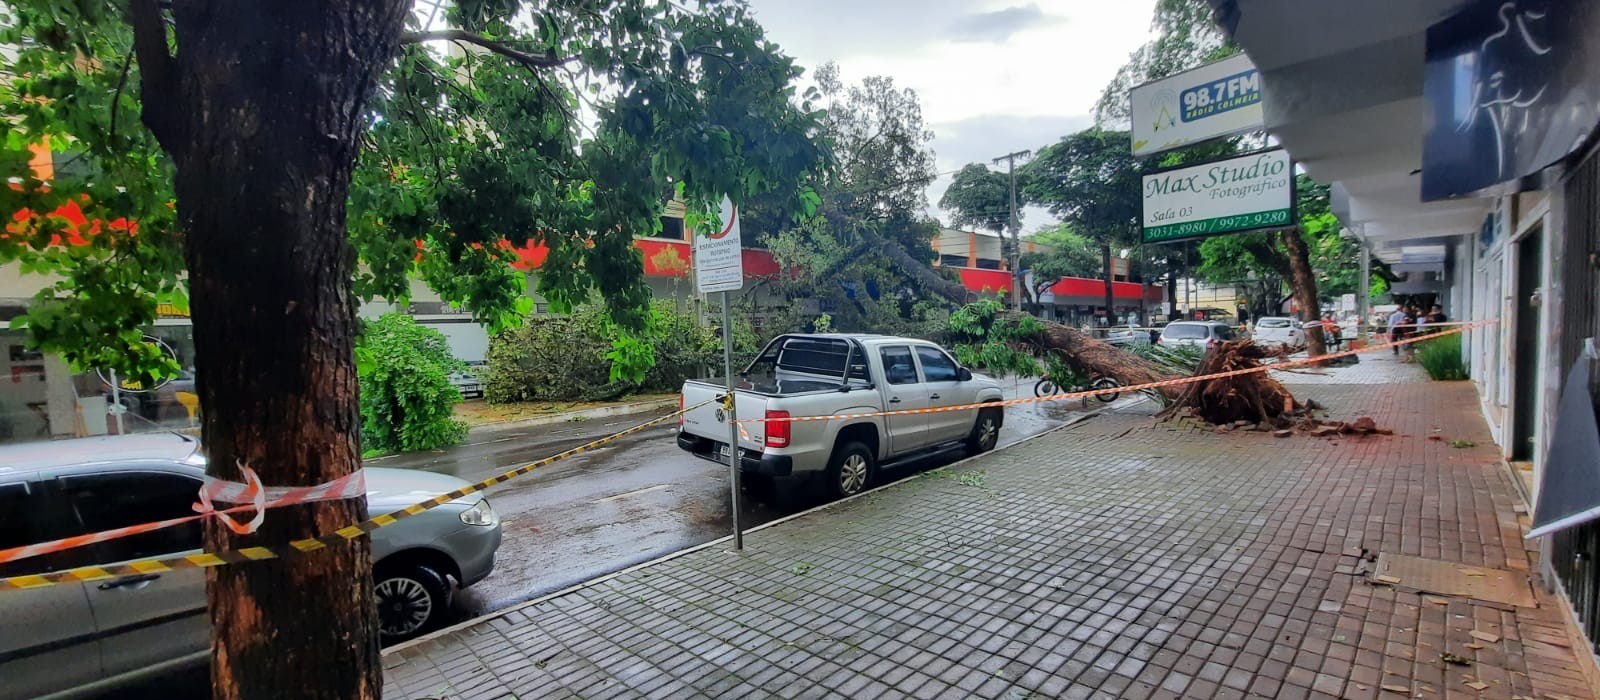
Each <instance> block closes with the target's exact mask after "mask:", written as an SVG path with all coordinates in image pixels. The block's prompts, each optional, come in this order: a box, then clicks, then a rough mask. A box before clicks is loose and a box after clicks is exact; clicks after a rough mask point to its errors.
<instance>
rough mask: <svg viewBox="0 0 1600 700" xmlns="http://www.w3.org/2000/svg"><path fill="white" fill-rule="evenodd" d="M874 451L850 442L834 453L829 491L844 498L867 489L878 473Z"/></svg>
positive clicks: (829, 472)
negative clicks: (874, 474)
mask: <svg viewBox="0 0 1600 700" xmlns="http://www.w3.org/2000/svg"><path fill="white" fill-rule="evenodd" d="M874 461H875V460H874V459H873V455H872V450H870V449H867V446H866V445H863V444H861V443H859V442H849V443H845V444H843V445H840V446H839V449H837V450H834V451H833V460H832V461H831V462H829V464H828V491H829V492H830V493H832V494H833V495H834V496H837V497H839V498H844V497H846V496H854V495H856V494H858V493H861V492H862V491H865V490H866V489H867V485H868V484H870V483H872V477H873V473H874V472H875V471H876V465H875V464H874Z"/></svg>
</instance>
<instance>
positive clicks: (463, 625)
mask: <svg viewBox="0 0 1600 700" xmlns="http://www.w3.org/2000/svg"><path fill="white" fill-rule="evenodd" d="M1106 410H1108V409H1099V410H1095V411H1089V412H1086V413H1083V414H1082V415H1079V416H1074V417H1073V418H1072V420H1069V421H1067V422H1065V423H1062V424H1061V425H1057V426H1054V427H1052V428H1049V429H1048V430H1044V431H1042V432H1038V433H1034V434H1033V435H1029V436H1027V437H1025V438H1022V439H1021V440H1018V441H1016V442H1013V443H1011V444H1009V445H1006V446H1005V447H1000V448H996V449H995V450H992V451H990V452H986V453H984V454H979V455H973V456H971V457H963V458H961V459H959V460H956V461H954V462H951V463H949V464H946V465H944V466H942V467H935V468H933V469H929V470H927V471H925V472H923V473H925V474H931V473H933V472H939V471H944V470H947V469H954V468H956V467H960V466H961V465H963V464H966V463H967V462H971V461H973V460H977V459H982V458H984V457H987V456H990V455H993V454H997V453H999V452H1003V451H1005V450H1009V449H1011V448H1013V447H1016V446H1017V445H1021V444H1023V443H1025V442H1028V441H1030V440H1034V439H1037V438H1041V437H1044V436H1046V435H1050V434H1052V433H1056V432H1059V431H1063V430H1066V429H1068V428H1072V427H1074V426H1077V425H1079V424H1081V423H1084V422H1085V421H1088V420H1089V419H1090V418H1094V417H1096V416H1099V415H1100V414H1102V413H1104V412H1105V411H1106ZM909 483H913V480H912V479H910V478H906V479H899V480H897V481H894V482H892V483H888V484H884V485H882V486H879V487H877V488H872V489H867V490H866V491H862V492H861V493H858V494H856V495H854V496H850V497H847V498H841V499H839V500H836V501H829V502H827V503H824V504H822V505H818V506H813V507H811V508H807V509H806V510H802V511H800V512H798V513H790V514H789V515H785V516H783V517H781V518H778V519H776V520H769V521H767V522H765V523H762V524H760V525H757V526H755V527H752V528H750V529H748V530H745V531H744V534H746V535H749V534H751V533H754V532H759V531H761V530H765V529H767V528H770V527H773V526H776V525H781V524H783V523H787V522H789V521H791V520H796V519H798V518H802V517H805V516H807V515H811V514H813V513H817V512H820V511H824V510H827V509H829V508H833V507H835V506H838V505H841V504H845V503H849V502H851V501H854V500H856V499H858V498H862V497H865V496H867V495H868V494H873V493H877V492H878V491H882V490H885V489H892V488H895V487H897V486H901V485H903V484H909ZM731 541H733V535H732V534H727V535H723V536H721V537H718V538H716V539H714V540H710V541H708V542H702V543H700V544H697V545H694V546H692V547H687V548H684V549H680V550H678V551H676V552H669V553H667V554H663V555H661V556H659V557H656V558H655V559H651V560H649V561H644V562H640V563H638V564H634V565H633V566H629V567H627V568H623V569H618V570H616V571H613V572H611V573H609V574H605V575H603V576H596V577H595V578H592V579H589V580H588V581H584V582H582V583H578V584H574V585H571V586H568V587H566V588H563V589H561V590H559V591H555V592H552V593H546V594H544V595H542V596H539V597H537V598H533V599H531V600H525V601H523V602H521V603H517V604H516V605H512V606H509V607H505V608H501V609H499V610H495V611H493V612H490V613H486V614H484V615H481V616H479V617H475V618H472V619H470V620H463V621H461V622H458V623H456V624H453V625H450V626H449V627H442V628H440V629H437V630H434V631H432V632H429V633H428V634H425V635H423V636H421V637H417V638H416V639H411V640H408V641H404V642H401V643H399V644H396V645H394V646H392V647H389V648H387V649H384V650H382V651H381V652H380V654H379V655H380V656H382V657H387V656H390V655H394V654H400V653H401V652H404V651H406V650H408V649H411V648H412V647H415V646H420V645H422V644H424V643H426V642H430V641H432V640H434V639H435V638H437V637H442V636H444V635H447V634H451V633H454V632H458V631H461V630H464V629H467V628H469V627H473V626H475V625H479V624H483V623H486V622H489V621H490V620H494V619H496V618H501V617H505V616H506V615H510V614H511V613H514V612H517V611H519V610H522V609H523V608H527V607H531V606H534V605H539V604H541V603H546V602H549V601H551V600H554V599H556V598H560V597H562V596H566V595H570V594H572V593H576V592H578V591H581V590H583V589H585V588H588V587H590V586H594V585H597V584H601V583H605V582H606V581H610V580H611V579H614V578H617V577H620V576H623V575H626V574H630V573H633V572H635V571H638V570H640V569H643V568H645V567H649V566H654V565H656V564H661V563H664V562H668V561H671V560H673V559H677V558H678V557H682V556H686V555H689V554H693V553H695V552H698V551H700V550H702V549H708V548H711V547H716V546H718V545H722V544H726V543H728V542H731ZM729 553H730V554H731V553H732V552H731V551H730V552H729ZM385 668H388V667H387V666H386V667H385Z"/></svg>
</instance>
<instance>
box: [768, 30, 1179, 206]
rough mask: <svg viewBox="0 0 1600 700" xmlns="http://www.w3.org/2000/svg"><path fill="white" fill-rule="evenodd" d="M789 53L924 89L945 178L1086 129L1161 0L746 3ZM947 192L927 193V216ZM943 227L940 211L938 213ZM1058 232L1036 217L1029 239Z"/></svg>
mask: <svg viewBox="0 0 1600 700" xmlns="http://www.w3.org/2000/svg"><path fill="white" fill-rule="evenodd" d="M749 2H750V5H751V6H752V7H753V8H754V11H755V13H756V17H757V18H758V19H760V21H761V23H762V25H763V26H765V27H766V29H767V33H768V35H769V36H770V37H772V38H773V39H774V40H775V41H777V42H778V43H779V44H780V45H782V47H783V49H784V51H785V52H786V53H788V54H789V55H791V56H794V57H795V58H796V59H798V60H799V61H800V62H801V64H803V65H805V66H807V67H808V68H815V67H816V66H818V65H821V64H822V63H824V62H827V61H834V62H837V63H838V64H839V68H840V73H841V76H840V77H841V78H843V79H844V81H845V82H847V83H858V82H860V81H861V79H862V78H865V77H867V76H869V75H887V76H890V77H892V78H894V80H895V83H896V84H897V85H899V86H904V87H909V88H911V89H913V90H916V91H917V95H918V96H919V97H920V98H921V100H922V113H923V118H924V119H925V120H926V121H927V123H928V125H929V127H930V128H931V129H932V130H933V132H934V141H933V149H934V152H935V153H936V154H937V156H938V166H939V170H940V172H946V171H952V170H956V169H958V168H960V167H961V166H963V165H965V164H967V163H971V162H974V161H983V162H988V161H989V160H990V159H992V158H994V157H996V156H1000V155H1003V154H1005V153H1008V152H1011V151H1016V150H1021V149H1037V148H1038V147H1040V146H1043V145H1045V144H1048V143H1051V142H1053V141H1055V140H1056V139H1059V138H1060V137H1062V136H1064V135H1066V134H1069V133H1072V132H1074V131H1077V130H1079V129H1082V128H1084V127H1087V126H1089V125H1090V124H1091V123H1092V121H1093V119H1092V114H1093V111H1094V103H1095V101H1096V100H1098V99H1099V98H1100V91H1101V89H1102V88H1104V87H1105V85H1106V83H1107V82H1108V81H1110V79H1111V77H1112V76H1113V75H1114V74H1115V73H1116V71H1117V68H1118V67H1120V66H1121V65H1122V64H1123V62H1124V61H1126V60H1127V57H1128V54H1129V53H1130V52H1131V51H1133V50H1134V49H1136V48H1138V47H1139V45H1140V44H1142V43H1144V42H1145V41H1146V39H1148V38H1149V36H1150V13H1151V10H1152V9H1153V7H1154V5H1155V2H1154V0H1123V1H1122V2H1104V1H1103V0H1037V1H1028V0H995V1H990V0H810V1H809V2H797V1H796V0H749ZM949 183H950V177H949V176H948V175H945V176H942V177H940V178H939V180H938V181H936V182H935V183H934V184H933V186H932V187H930V188H929V189H928V203H929V206H930V210H931V208H932V207H933V205H934V204H936V203H937V202H938V200H939V196H940V195H942V194H943V193H944V189H945V187H946V186H948V185H949ZM933 213H934V214H935V215H939V216H941V218H942V212H938V211H936V210H934V211H933ZM1048 223H1051V221H1050V219H1049V215H1048V214H1047V213H1046V212H1044V211H1042V210H1031V209H1030V210H1029V211H1028V212H1027V216H1026V218H1025V220H1024V221H1023V230H1024V231H1032V230H1034V229H1036V228H1038V227H1040V226H1041V225H1044V224H1048Z"/></svg>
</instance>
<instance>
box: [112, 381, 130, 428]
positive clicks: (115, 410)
mask: <svg viewBox="0 0 1600 700" xmlns="http://www.w3.org/2000/svg"><path fill="white" fill-rule="evenodd" d="M109 384H111V415H113V416H116V417H117V434H118V435H127V434H128V425H127V424H126V423H124V422H123V419H122V414H123V413H126V412H127V409H125V408H123V406H122V382H120V381H118V380H117V371H116V370H111V381H110V382H109Z"/></svg>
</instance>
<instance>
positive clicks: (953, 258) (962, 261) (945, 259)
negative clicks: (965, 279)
mask: <svg viewBox="0 0 1600 700" xmlns="http://www.w3.org/2000/svg"><path fill="white" fill-rule="evenodd" d="M939 264H940V265H943V266H945V267H966V266H967V256H965V255H941V256H939Z"/></svg>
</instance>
